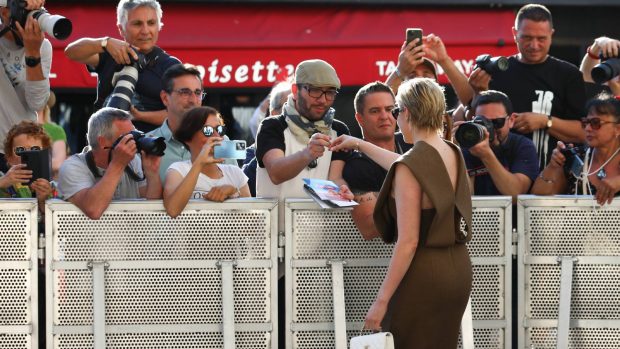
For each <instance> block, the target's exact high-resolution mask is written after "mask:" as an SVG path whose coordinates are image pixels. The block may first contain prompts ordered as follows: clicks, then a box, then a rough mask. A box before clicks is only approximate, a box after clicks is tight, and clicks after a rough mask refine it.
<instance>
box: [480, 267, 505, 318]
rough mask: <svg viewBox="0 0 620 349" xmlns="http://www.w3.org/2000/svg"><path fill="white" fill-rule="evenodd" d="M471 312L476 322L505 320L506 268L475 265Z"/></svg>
mask: <svg viewBox="0 0 620 349" xmlns="http://www.w3.org/2000/svg"><path fill="white" fill-rule="evenodd" d="M472 270H473V283H472V288H471V312H472V318H473V319H474V320H499V319H504V318H505V314H504V293H505V292H506V291H508V292H510V290H505V288H504V267H503V266H500V265H474V266H472Z"/></svg>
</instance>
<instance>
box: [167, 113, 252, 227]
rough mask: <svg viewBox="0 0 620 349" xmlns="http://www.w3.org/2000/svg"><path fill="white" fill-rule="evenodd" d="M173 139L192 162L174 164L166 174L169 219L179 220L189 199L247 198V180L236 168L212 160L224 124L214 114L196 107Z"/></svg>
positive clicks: (185, 118)
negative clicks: (179, 144)
mask: <svg viewBox="0 0 620 349" xmlns="http://www.w3.org/2000/svg"><path fill="white" fill-rule="evenodd" d="M182 120H183V122H182V124H181V127H180V128H179V129H178V130H177V131H176V132H175V133H174V138H176V139H177V140H178V141H179V142H183V143H184V144H185V146H186V147H187V148H188V149H189V151H190V153H191V155H192V159H191V161H190V160H187V161H179V162H175V163H173V164H172V165H170V167H168V170H167V172H166V181H165V183H164V206H165V207H166V212H168V214H169V215H170V216H171V217H176V216H178V215H179V214H180V213H181V212H182V211H183V209H184V208H185V206H186V205H187V202H188V201H189V199H200V198H203V199H206V200H211V201H217V202H222V201H224V200H226V199H233V198H238V197H249V196H250V189H249V188H248V183H247V182H248V177H246V176H245V174H244V173H243V171H241V169H240V168H239V167H236V166H234V165H224V164H221V162H223V161H224V159H215V158H214V157H213V147H215V146H217V145H219V144H221V142H222V137H223V136H224V133H225V128H224V122H223V120H222V117H221V116H220V114H219V113H218V111H217V110H215V109H213V108H211V107H198V108H194V109H191V110H190V111H188V112H187V113H185V115H184V117H183V119H182Z"/></svg>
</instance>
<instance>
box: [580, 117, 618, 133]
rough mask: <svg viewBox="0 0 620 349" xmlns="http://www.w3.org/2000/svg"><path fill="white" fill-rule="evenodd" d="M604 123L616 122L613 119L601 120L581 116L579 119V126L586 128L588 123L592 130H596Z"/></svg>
mask: <svg viewBox="0 0 620 349" xmlns="http://www.w3.org/2000/svg"><path fill="white" fill-rule="evenodd" d="M605 124H617V122H615V121H603V120H601V118H591V119H588V118H582V119H581V127H583V128H586V126H588V125H590V127H592V129H593V130H598V129H600V128H601V126H603V125H605Z"/></svg>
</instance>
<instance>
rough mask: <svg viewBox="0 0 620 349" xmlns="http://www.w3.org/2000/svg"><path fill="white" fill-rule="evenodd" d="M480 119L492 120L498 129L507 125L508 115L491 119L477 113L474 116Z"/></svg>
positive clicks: (475, 118) (494, 126)
mask: <svg viewBox="0 0 620 349" xmlns="http://www.w3.org/2000/svg"><path fill="white" fill-rule="evenodd" d="M477 119H478V120H479V119H484V120H488V121H490V122H491V124H492V125H493V128H494V129H496V130H499V129H500V128H502V127H504V125H506V119H508V115H506V116H500V117H498V118H495V119H489V118H487V117H486V116H484V115H476V116H474V120H477Z"/></svg>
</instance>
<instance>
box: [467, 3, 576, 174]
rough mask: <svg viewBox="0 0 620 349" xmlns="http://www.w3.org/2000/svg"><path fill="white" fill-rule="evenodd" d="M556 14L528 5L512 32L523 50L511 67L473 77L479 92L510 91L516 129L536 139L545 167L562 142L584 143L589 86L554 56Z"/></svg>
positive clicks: (511, 60) (477, 72)
mask: <svg viewBox="0 0 620 349" xmlns="http://www.w3.org/2000/svg"><path fill="white" fill-rule="evenodd" d="M553 32H554V29H553V20H552V17H551V12H549V10H548V9H547V8H546V7H544V6H542V5H538V4H529V5H525V6H523V7H522V8H521V9H520V10H519V12H518V13H517V18H516V19H515V26H514V27H513V28H512V33H513V35H514V38H515V43H516V44H517V49H518V50H519V52H518V53H517V54H516V55H513V56H511V57H509V58H508V69H507V70H505V71H499V72H494V73H493V74H489V73H487V72H485V71H484V70H483V69H480V68H477V69H475V70H474V71H473V72H472V74H471V75H470V78H469V80H470V84H472V85H473V86H474V90H475V91H485V90H488V89H492V90H497V91H501V92H504V93H505V94H506V95H508V98H510V101H511V102H512V104H513V106H514V110H515V113H514V116H515V118H514V126H513V131H515V132H518V133H520V134H522V135H525V136H526V137H528V138H530V139H532V141H533V142H534V145H535V146H536V151H537V153H538V158H539V163H540V167H539V168H543V167H544V166H545V165H546V163H547V161H548V160H549V157H550V156H551V150H552V149H553V148H554V147H555V144H556V142H557V140H561V141H565V142H583V130H582V129H581V127H580V126H579V118H581V117H582V116H583V115H585V113H584V111H583V106H584V105H585V99H586V97H585V87H584V83H583V77H582V76H581V73H580V72H579V70H578V69H577V67H575V66H574V65H573V64H571V63H568V62H565V61H562V60H560V59H557V58H555V57H553V56H550V55H549V49H550V47H551V42H552V37H553Z"/></svg>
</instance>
